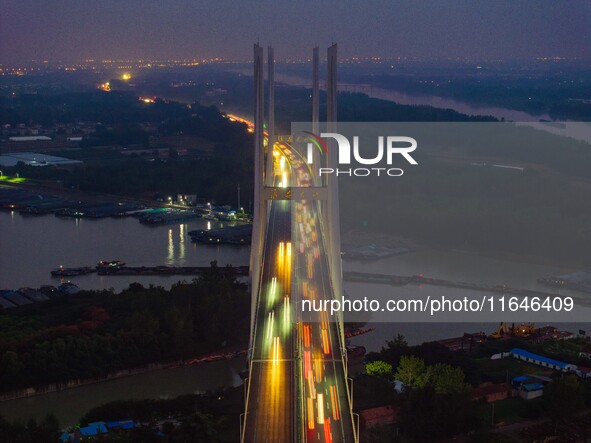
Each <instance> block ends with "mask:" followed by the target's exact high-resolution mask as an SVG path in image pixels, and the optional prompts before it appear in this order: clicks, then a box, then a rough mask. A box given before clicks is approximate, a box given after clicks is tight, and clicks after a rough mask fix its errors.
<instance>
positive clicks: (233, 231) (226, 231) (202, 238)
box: [189, 224, 252, 245]
mask: <svg viewBox="0 0 591 443" xmlns="http://www.w3.org/2000/svg"><path fill="white" fill-rule="evenodd" d="M189 236H190V237H191V240H192V241H193V242H195V243H205V244H222V243H226V244H231V245H250V241H251V238H252V224H244V225H239V226H230V227H227V228H220V229H211V230H209V231H208V230H206V229H199V230H196V231H191V232H189Z"/></svg>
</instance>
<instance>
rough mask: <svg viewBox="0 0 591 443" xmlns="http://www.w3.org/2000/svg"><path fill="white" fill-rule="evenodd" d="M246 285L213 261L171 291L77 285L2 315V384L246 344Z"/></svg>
mask: <svg viewBox="0 0 591 443" xmlns="http://www.w3.org/2000/svg"><path fill="white" fill-rule="evenodd" d="M249 309H250V299H249V297H248V295H247V291H246V285H245V284H243V283H240V282H238V281H237V280H236V279H235V275H234V271H233V270H232V268H219V267H217V265H216V264H215V263H214V264H212V268H211V269H210V271H209V272H207V273H205V274H204V275H203V276H200V277H199V278H198V279H195V280H194V281H193V283H189V284H177V285H174V286H173V287H172V288H171V289H170V290H169V291H168V290H164V289H163V288H160V287H149V288H144V287H142V286H141V285H139V284H132V285H130V287H129V288H128V289H126V290H124V291H122V292H121V293H119V294H115V293H112V292H109V291H83V292H80V293H79V294H77V295H74V296H67V297H65V296H64V297H62V298H58V299H54V300H51V301H48V302H43V303H36V304H33V305H29V306H26V307H23V308H19V309H15V310H12V311H10V312H6V313H3V314H1V315H0V389H2V390H10V389H15V388H19V387H28V386H32V385H33V386H35V385H44V384H47V383H55V382H64V381H66V380H71V379H78V378H89V377H98V376H104V375H106V374H108V373H109V372H112V371H116V370H119V369H123V368H131V367H134V366H139V365H144V364H147V363H153V362H166V361H173V360H177V359H183V358H189V357H192V356H196V355H200V354H204V353H208V352H212V351H217V350H219V349H222V348H223V347H225V346H237V345H244V344H245V340H247V338H248V324H249V317H248V315H244V313H245V312H248V310H249Z"/></svg>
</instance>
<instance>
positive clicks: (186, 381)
mask: <svg viewBox="0 0 591 443" xmlns="http://www.w3.org/2000/svg"><path fill="white" fill-rule="evenodd" d="M221 225H222V223H221V222H213V221H206V220H201V219H199V220H195V221H190V222H188V223H183V224H170V225H163V226H157V227H148V226H144V225H141V224H140V223H139V222H138V220H137V219H135V218H131V217H128V218H119V219H109V218H108V219H102V220H88V219H81V220H75V219H64V218H58V217H55V216H53V215H46V216H39V217H37V216H28V217H23V216H21V215H20V214H18V213H17V212H0V252H1V253H0V288H14V289H16V288H19V287H24V286H30V287H38V286H39V285H45V284H54V285H55V284H57V283H59V279H55V278H52V277H51V276H50V274H49V272H50V270H51V269H52V268H55V267H57V266H59V265H60V264H63V265H64V266H83V265H89V266H91V265H94V264H95V263H96V262H98V261H99V260H101V259H107V260H112V259H120V260H124V261H126V262H127V263H128V264H129V265H131V266H142V265H146V266H149V265H151V266H155V265H187V266H203V265H207V264H208V263H209V262H210V261H212V260H217V261H218V263H219V264H220V265H225V264H233V265H247V264H248V262H249V253H250V251H249V248H248V247H235V246H209V245H199V244H194V243H191V241H190V238H189V237H188V235H187V233H188V232H189V231H190V230H193V229H199V228H216V227H219V226H221ZM344 268H345V270H347V269H349V270H357V271H363V270H370V271H371V272H383V273H390V274H398V275H413V274H420V273H423V275H425V276H429V277H437V278H443V279H449V280H460V281H466V282H475V283H484V284H506V285H508V286H513V287H518V288H528V289H539V290H544V291H548V288H543V287H540V286H539V285H538V284H537V283H536V279H537V278H538V277H540V276H547V275H552V274H559V273H565V272H570V271H574V270H575V269H568V268H561V267H556V266H547V265H537V264H531V263H522V262H510V261H505V260H498V259H494V258H490V257H485V256H481V255H477V254H473V253H465V252H443V251H435V250H430V249H420V250H418V251H415V252H412V253H409V254H406V255H400V256H396V257H390V258H386V259H383V260H380V261H378V262H373V263H367V264H365V263H359V262H348V261H345V262H344ZM179 279H180V278H179V277H154V276H139V277H137V276H135V277H117V276H106V277H100V276H98V275H96V274H91V275H87V276H80V277H75V278H72V279H71V280H72V281H73V282H74V283H76V284H77V285H79V286H80V287H81V288H83V289H104V288H114V289H115V290H120V289H122V288H125V287H127V286H128V285H129V283H131V282H134V281H138V282H140V283H142V284H150V283H153V284H156V285H162V286H165V287H168V286H170V285H171V284H172V283H175V282H176V281H178V280H179ZM425 289H427V290H429V291H430V293H431V294H434V295H443V294H446V293H449V292H448V291H453V289H450V288H439V287H429V288H424V289H423V290H425ZM345 290H346V291H347V292H348V293H350V294H364V293H371V291H384V290H387V291H391V292H392V295H393V296H395V295H396V293H397V291H401V290H405V291H416V290H418V287H414V288H413V287H411V286H408V287H405V288H398V287H390V286H377V285H364V284H351V283H346V284H345ZM577 297H579V298H580V299H584V297H582V296H581V295H578V296H577ZM500 321H503V319H502V318H500V317H499V318H495V319H491V323H488V324H482V323H479V324H475V323H449V324H447V323H445V324H443V323H424V324H412V323H402V324H376V325H374V326H376V330H375V331H373V332H371V333H369V334H366V335H363V336H359V337H355V338H354V339H353V340H352V342H353V343H354V344H362V345H364V346H365V347H366V348H367V349H368V351H372V350H379V349H380V348H381V347H382V346H383V345H384V344H385V341H386V340H388V339H391V338H392V337H393V336H394V335H396V334H398V333H400V334H403V335H404V336H405V337H406V338H407V340H408V342H409V343H411V344H417V343H422V342H423V341H426V340H435V339H439V338H446V337H453V336H458V335H461V334H462V333H463V332H475V331H486V332H491V331H492V330H493V328H494V327H495V325H496V324H498V322H500ZM560 326H562V327H563V328H564V329H567V330H570V331H573V332H576V331H577V330H578V329H586V330H588V331H591V325H589V324H574V323H573V324H568V325H560ZM243 368H244V360H243V359H242V358H238V359H234V360H231V361H222V362H216V363H204V364H201V365H196V366H191V367H184V368H178V369H169V370H161V371H156V372H151V373H147V374H141V375H135V376H131V377H127V378H124V379H119V380H114V381H109V382H104V383H101V384H97V385H91V386H85V387H81V388H77V389H72V390H68V391H62V392H57V393H52V394H46V395H41V396H37V397H33V398H28V399H20V400H12V401H8V402H3V403H0V414H2V415H4V416H6V417H8V418H22V419H26V418H28V417H36V418H40V417H43V416H44V415H45V414H46V413H47V412H50V411H53V412H54V413H55V414H56V415H57V417H58V419H59V420H60V423H61V424H62V425H68V424H73V423H76V422H77V420H78V419H79V418H80V417H81V416H82V415H83V414H84V413H85V412H87V411H88V410H89V409H90V408H92V407H95V406H98V405H100V404H103V403H106V402H108V401H114V400H122V399H128V398H166V397H174V396H177V395H181V394H188V393H193V392H203V391H205V390H207V389H213V388H215V387H217V386H224V385H226V386H227V385H234V386H236V385H238V384H240V378H239V377H238V375H237V374H238V372H239V371H240V370H241V369H243Z"/></svg>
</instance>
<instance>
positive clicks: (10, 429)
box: [0, 414, 60, 443]
mask: <svg viewBox="0 0 591 443" xmlns="http://www.w3.org/2000/svg"><path fill="white" fill-rule="evenodd" d="M59 435H60V428H59V423H58V421H57V419H56V418H55V416H53V415H51V414H50V415H47V417H45V419H43V420H42V421H41V422H40V423H37V422H36V421H35V420H29V421H28V422H27V423H23V422H21V421H14V422H9V421H7V420H5V419H4V418H3V417H2V416H0V441H1V442H2V443H55V442H56V441H58V440H57V438H58V436H59Z"/></svg>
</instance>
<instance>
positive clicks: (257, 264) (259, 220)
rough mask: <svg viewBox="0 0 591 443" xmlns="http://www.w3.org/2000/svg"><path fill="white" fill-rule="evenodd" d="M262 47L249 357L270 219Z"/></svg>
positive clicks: (257, 70)
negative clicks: (264, 194) (265, 194)
mask: <svg viewBox="0 0 591 443" xmlns="http://www.w3.org/2000/svg"><path fill="white" fill-rule="evenodd" d="M263 65H264V60H263V48H262V47H261V46H259V45H258V44H255V45H254V95H255V106H254V179H255V181H254V206H253V209H254V211H253V223H252V243H251V253H250V289H251V294H252V295H251V316H250V344H249V351H248V359H249V361H250V357H251V355H252V346H253V341H254V331H255V321H256V312H257V297H258V292H259V286H260V274H261V261H260V260H259V257H261V256H262V252H263V240H264V230H265V225H266V223H267V204H266V202H265V199H264V198H262V195H261V194H262V192H263V188H264V175H265V174H264V173H263V171H264V157H265V156H264V141H263V140H264V128H263V124H264V107H265V103H264V99H265V88H264V85H265V83H264V80H265V78H264V73H263Z"/></svg>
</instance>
